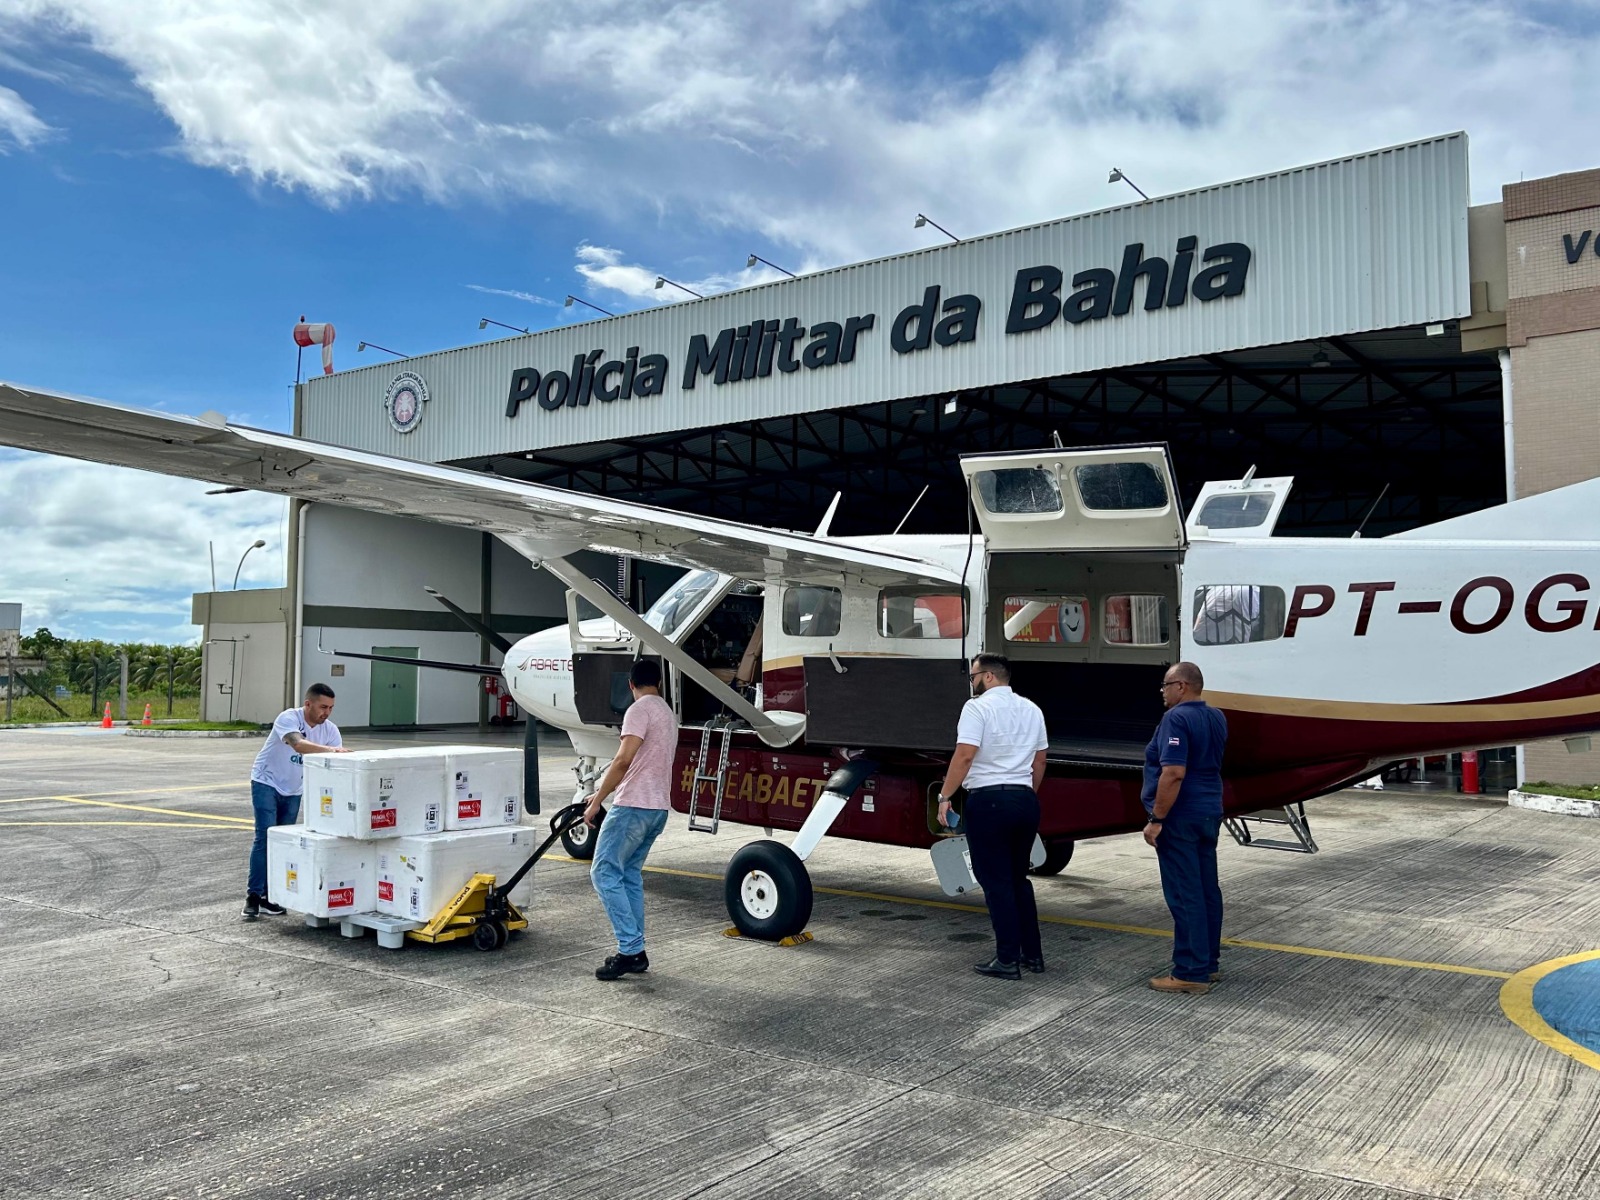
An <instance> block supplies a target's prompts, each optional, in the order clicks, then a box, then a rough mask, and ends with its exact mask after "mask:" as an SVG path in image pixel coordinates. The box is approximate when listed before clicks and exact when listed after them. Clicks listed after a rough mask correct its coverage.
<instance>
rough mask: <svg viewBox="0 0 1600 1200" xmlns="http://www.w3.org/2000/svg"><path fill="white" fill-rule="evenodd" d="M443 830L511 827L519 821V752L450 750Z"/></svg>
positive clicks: (478, 748)
mask: <svg viewBox="0 0 1600 1200" xmlns="http://www.w3.org/2000/svg"><path fill="white" fill-rule="evenodd" d="M445 779H446V780H447V781H449V782H450V784H451V789H450V801H449V803H448V804H447V805H446V806H445V810H444V827H445V828H446V829H483V828H486V827H488V826H493V825H515V824H517V823H518V821H520V820H521V818H522V751H521V750H506V749H500V748H496V747H493V746H451V747H450V751H449V756H448V757H447V758H446V760H445Z"/></svg>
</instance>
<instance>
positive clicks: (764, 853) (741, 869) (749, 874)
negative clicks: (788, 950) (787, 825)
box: [723, 841, 812, 942]
mask: <svg viewBox="0 0 1600 1200" xmlns="http://www.w3.org/2000/svg"><path fill="white" fill-rule="evenodd" d="M723 899H724V900H725V901H726V903H727V905H728V916H730V917H732V918H733V923H734V926H735V927H736V928H737V929H738V930H739V932H740V933H742V934H743V935H744V936H745V937H748V938H759V939H760V940H762V941H766V942H777V941H781V940H783V939H784V938H786V937H793V936H794V935H795V934H797V933H800V932H801V931H802V930H804V929H805V927H806V923H807V922H808V921H810V920H811V902H812V893H811V875H810V873H809V872H808V871H807V870H806V865H805V863H803V862H801V861H800V859H799V858H798V857H797V856H796V855H795V852H794V851H793V850H791V849H789V847H787V846H785V845H784V844H783V843H782V842H776V841H761V842H751V843H750V844H749V845H748V846H743V847H741V848H740V849H739V850H738V851H737V852H736V853H735V854H734V856H733V858H732V859H730V860H729V862H728V870H727V873H726V875H724V876H723Z"/></svg>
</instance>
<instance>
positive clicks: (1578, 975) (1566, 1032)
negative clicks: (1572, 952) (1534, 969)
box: [1533, 958, 1600, 1054]
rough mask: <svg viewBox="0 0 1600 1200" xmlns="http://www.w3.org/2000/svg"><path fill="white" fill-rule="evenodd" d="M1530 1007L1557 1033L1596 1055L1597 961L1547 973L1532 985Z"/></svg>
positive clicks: (1599, 1049) (1599, 1041) (1599, 1031)
mask: <svg viewBox="0 0 1600 1200" xmlns="http://www.w3.org/2000/svg"><path fill="white" fill-rule="evenodd" d="M1533 1007H1534V1010H1535V1011H1536V1012H1537V1013H1538V1014H1539V1015H1540V1016H1541V1017H1543V1018H1544V1021H1545V1024H1547V1025H1549V1026H1550V1028H1552V1029H1554V1030H1555V1031H1556V1032H1557V1033H1559V1034H1561V1035H1562V1036H1564V1037H1568V1038H1571V1039H1572V1040H1573V1041H1575V1042H1577V1043H1578V1045H1580V1046H1586V1047H1588V1048H1589V1049H1590V1050H1593V1051H1594V1052H1595V1053H1597V1054H1600V958H1592V959H1589V960H1588V961H1587V962H1578V963H1573V964H1571V965H1570V966H1566V967H1562V968H1560V969H1559V970H1556V971H1551V972H1550V974H1548V975H1546V976H1545V977H1544V978H1543V979H1541V980H1539V982H1538V983H1536V984H1534V985H1533Z"/></svg>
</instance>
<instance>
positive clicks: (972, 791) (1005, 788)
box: [967, 783, 1033, 796]
mask: <svg viewBox="0 0 1600 1200" xmlns="http://www.w3.org/2000/svg"><path fill="white" fill-rule="evenodd" d="M1031 791H1033V785H1032V784H1027V783H991V784H987V785H985V786H984V787H976V788H968V789H967V795H969V796H976V795H978V794H979V793H980V792H1031Z"/></svg>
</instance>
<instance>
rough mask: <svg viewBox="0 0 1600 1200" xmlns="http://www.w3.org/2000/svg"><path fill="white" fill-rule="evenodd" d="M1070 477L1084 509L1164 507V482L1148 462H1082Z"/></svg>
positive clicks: (1165, 490) (1165, 494) (1165, 488)
mask: <svg viewBox="0 0 1600 1200" xmlns="http://www.w3.org/2000/svg"><path fill="white" fill-rule="evenodd" d="M1072 477H1073V479H1075V480H1076V481H1077V484H1078V496H1079V498H1080V499H1081V500H1082V501H1083V506H1084V507H1085V508H1089V509H1100V510H1111V511H1117V512H1126V511H1133V510H1137V509H1150V508H1165V507H1166V506H1167V485H1166V484H1165V483H1164V482H1162V479H1161V476H1160V474H1159V473H1158V472H1157V471H1156V469H1155V468H1154V467H1152V466H1151V465H1150V464H1149V463H1142V462H1120V463H1085V464H1084V465H1083V466H1081V467H1074V468H1073V469H1072Z"/></svg>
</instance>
